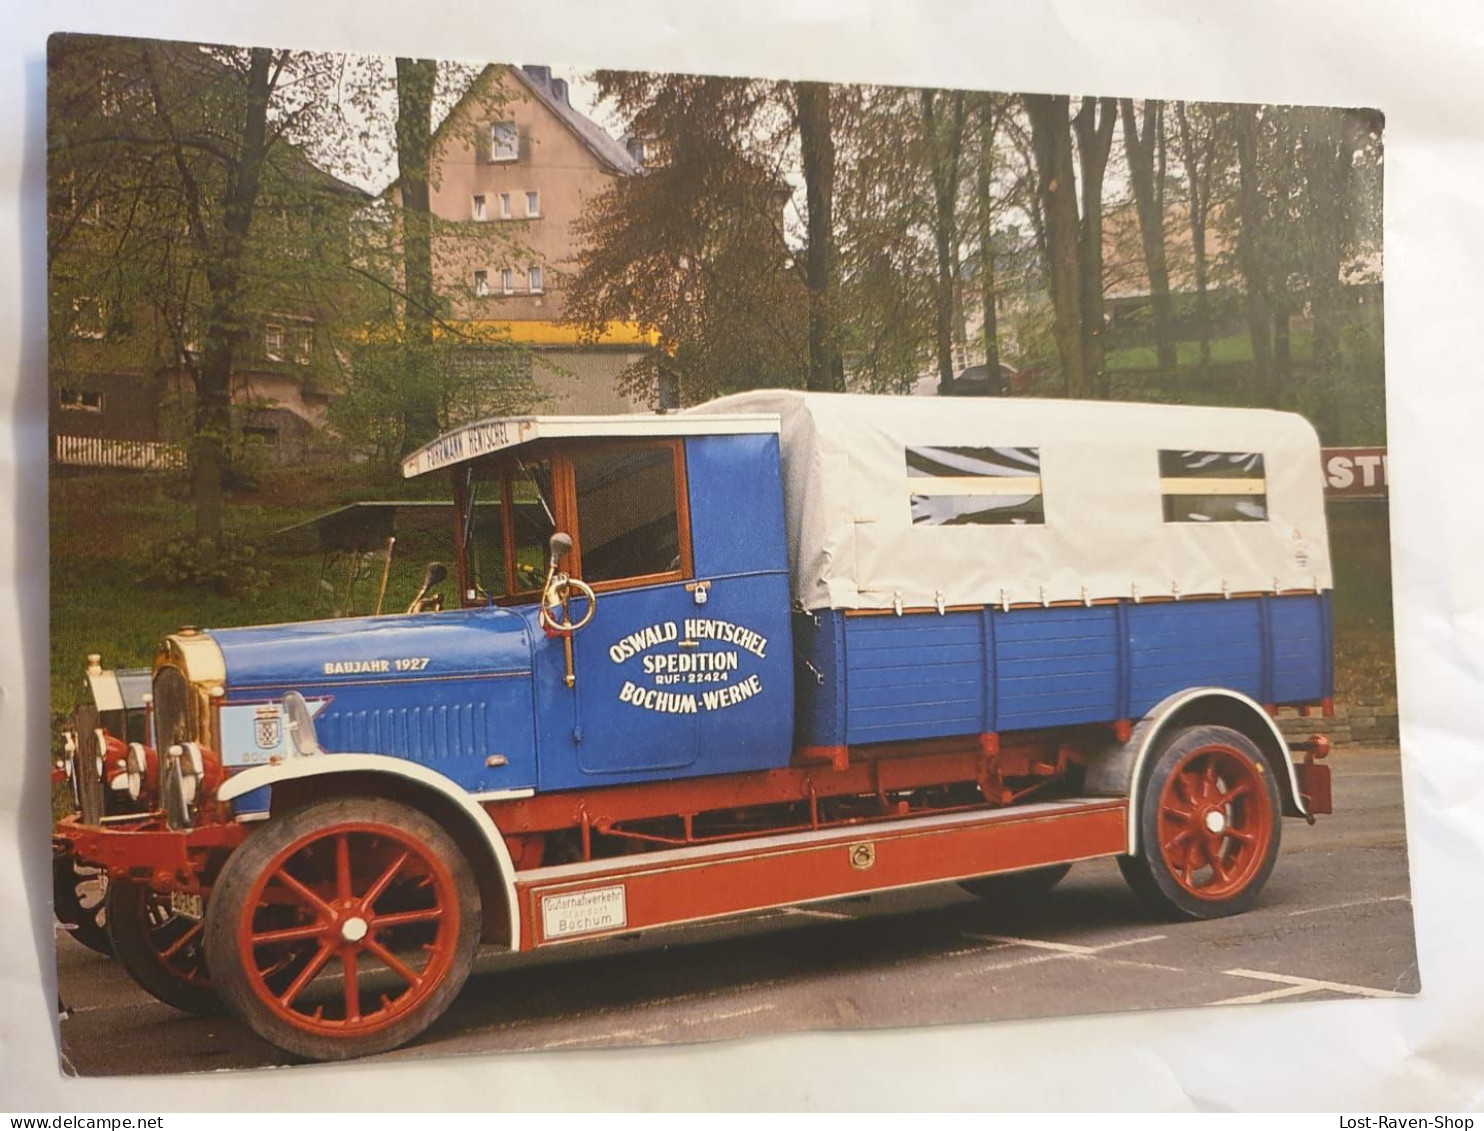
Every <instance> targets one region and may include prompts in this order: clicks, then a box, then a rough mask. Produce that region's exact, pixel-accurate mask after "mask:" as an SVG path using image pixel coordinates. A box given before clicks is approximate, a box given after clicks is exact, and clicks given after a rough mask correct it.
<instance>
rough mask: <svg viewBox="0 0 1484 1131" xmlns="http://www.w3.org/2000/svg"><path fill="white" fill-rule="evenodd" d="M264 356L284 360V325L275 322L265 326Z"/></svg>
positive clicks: (272, 359)
mask: <svg viewBox="0 0 1484 1131" xmlns="http://www.w3.org/2000/svg"><path fill="white" fill-rule="evenodd" d="M263 356H264V357H266V358H267V359H268V360H269V361H283V360H284V332H283V327H282V326H280V325H278V324H277V323H275V322H270V323H268V324H267V325H266V326H264V327H263Z"/></svg>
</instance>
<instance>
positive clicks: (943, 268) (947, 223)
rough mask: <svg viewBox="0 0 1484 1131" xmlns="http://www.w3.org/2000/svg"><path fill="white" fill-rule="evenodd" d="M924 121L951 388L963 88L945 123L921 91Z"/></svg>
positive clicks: (937, 315) (939, 313)
mask: <svg viewBox="0 0 1484 1131" xmlns="http://www.w3.org/2000/svg"><path fill="white" fill-rule="evenodd" d="M922 125H923V132H924V133H925V134H926V136H927V141H928V155H929V163H930V166H931V169H932V178H933V244H934V248H935V251H936V253H937V259H938V279H937V284H936V286H935V287H934V288H933V313H934V320H933V321H934V329H935V332H934V345H935V348H936V350H937V354H938V392H939V394H949V393H951V392H952V391H953V284H954V275H955V274H956V268H957V266H958V264H957V256H956V255H955V254H954V248H955V247H956V232H955V223H954V221H955V215H954V213H955V211H956V209H957V206H958V169H959V157H960V154H961V153H962V150H963V134H964V92H963V91H961V90H958V91H954V92H953V95H952V110H951V112H950V115H949V118H948V121H947V123H946V124H944V123H941V122H940V121H939V115H938V110H937V106H936V92H934V91H931V90H924V91H923V92H922Z"/></svg>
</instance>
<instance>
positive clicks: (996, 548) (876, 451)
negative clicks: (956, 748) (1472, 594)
mask: <svg viewBox="0 0 1484 1131" xmlns="http://www.w3.org/2000/svg"><path fill="white" fill-rule="evenodd" d="M690 411H691V412H693V413H695V414H698V415H699V414H708V415H709V414H731V413H776V414H777V415H778V416H779V418H780V420H781V431H780V440H781V446H782V458H783V482H784V498H785V508H786V512H787V522H788V545H789V557H790V568H791V573H792V584H793V593H794V597H795V598H796V599H797V600H798V601H799V602H800V603H801V604H802V605H803V607H804V608H805V609H825V608H840V609H889V608H894V607H908V608H928V607H933V606H946V605H982V604H1024V603H1031V602H1034V603H1050V602H1064V601H1095V600H1102V599H1109V598H1123V599H1131V600H1141V599H1144V598H1160V597H1163V598H1169V597H1176V598H1181V597H1196V596H1217V595H1223V594H1235V593H1251V592H1261V593H1271V592H1281V591H1288V590H1307V591H1316V590H1327V589H1329V588H1330V587H1331V584H1332V580H1331V574H1330V561H1329V546H1328V542H1327V538H1326V534H1325V524H1324V500H1323V481H1322V472H1321V466H1320V453H1319V441H1318V438H1317V436H1316V435H1315V433H1314V430H1313V428H1312V427H1311V426H1310V425H1309V423H1308V422H1307V421H1306V420H1304V419H1303V418H1302V417H1300V416H1296V415H1294V414H1292V413H1281V412H1272V411H1267V410H1258V409H1228V408H1205V407H1189V406H1183V405H1145V404H1118V403H1107V402H1088V401H1050V400H1029V399H1020V398H957V397H942V398H940V397H887V396H857V395H848V394H827V393H800V392H792V391H758V392H751V393H741V394H737V395H735V396H730V397H724V398H722V399H720V400H716V401H711V402H709V403H707V404H704V405H700V406H698V407H697V408H695V409H693V410H690Z"/></svg>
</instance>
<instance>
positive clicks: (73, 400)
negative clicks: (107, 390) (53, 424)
mask: <svg viewBox="0 0 1484 1131" xmlns="http://www.w3.org/2000/svg"><path fill="white" fill-rule="evenodd" d="M58 403H59V404H60V405H61V407H63V408H65V409H72V410H74V411H77V412H102V411H103V394H102V393H100V392H97V391H95V390H93V389H68V388H63V389H62V390H61V391H60V392H59V394H58Z"/></svg>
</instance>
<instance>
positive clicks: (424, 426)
mask: <svg viewBox="0 0 1484 1131" xmlns="http://www.w3.org/2000/svg"><path fill="white" fill-rule="evenodd" d="M437 77H438V64H437V63H436V62H434V61H433V60H432V59H405V58H401V57H398V59H397V189H398V191H399V192H400V194H401V197H402V285H403V290H404V293H405V296H406V297H405V299H404V302H403V306H404V310H403V327H404V330H403V333H404V338H403V341H404V344H405V345H406V347H407V355H408V362H409V368H410V375H411V377H412V379H413V380H414V381H420V384H419V385H417V386H415V388H414V392H413V395H412V396H411V397H410V398H409V400H408V408H407V421H406V425H407V426H406V428H405V430H404V432H403V437H402V454H403V455H406V454H407V453H409V452H411V451H413V450H414V449H415V448H418V447H420V446H421V445H422V444H425V443H426V442H427V441H429V440H431V439H433V438H434V437H435V436H437V434H438V400H437V394H436V392H435V386H434V385H433V384H432V382H431V381H429V380H427V376H428V375H427V373H426V371H425V368H424V367H425V366H426V365H428V364H429V362H430V361H431V356H430V355H431V347H432V344H433V314H434V311H435V309H436V308H435V305H434V300H433V231H432V209H431V207H430V204H429V199H428V198H429V193H428V181H429V176H430V174H429V164H430V162H431V159H432V141H433V89H434V86H435V83H436V81H437Z"/></svg>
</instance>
